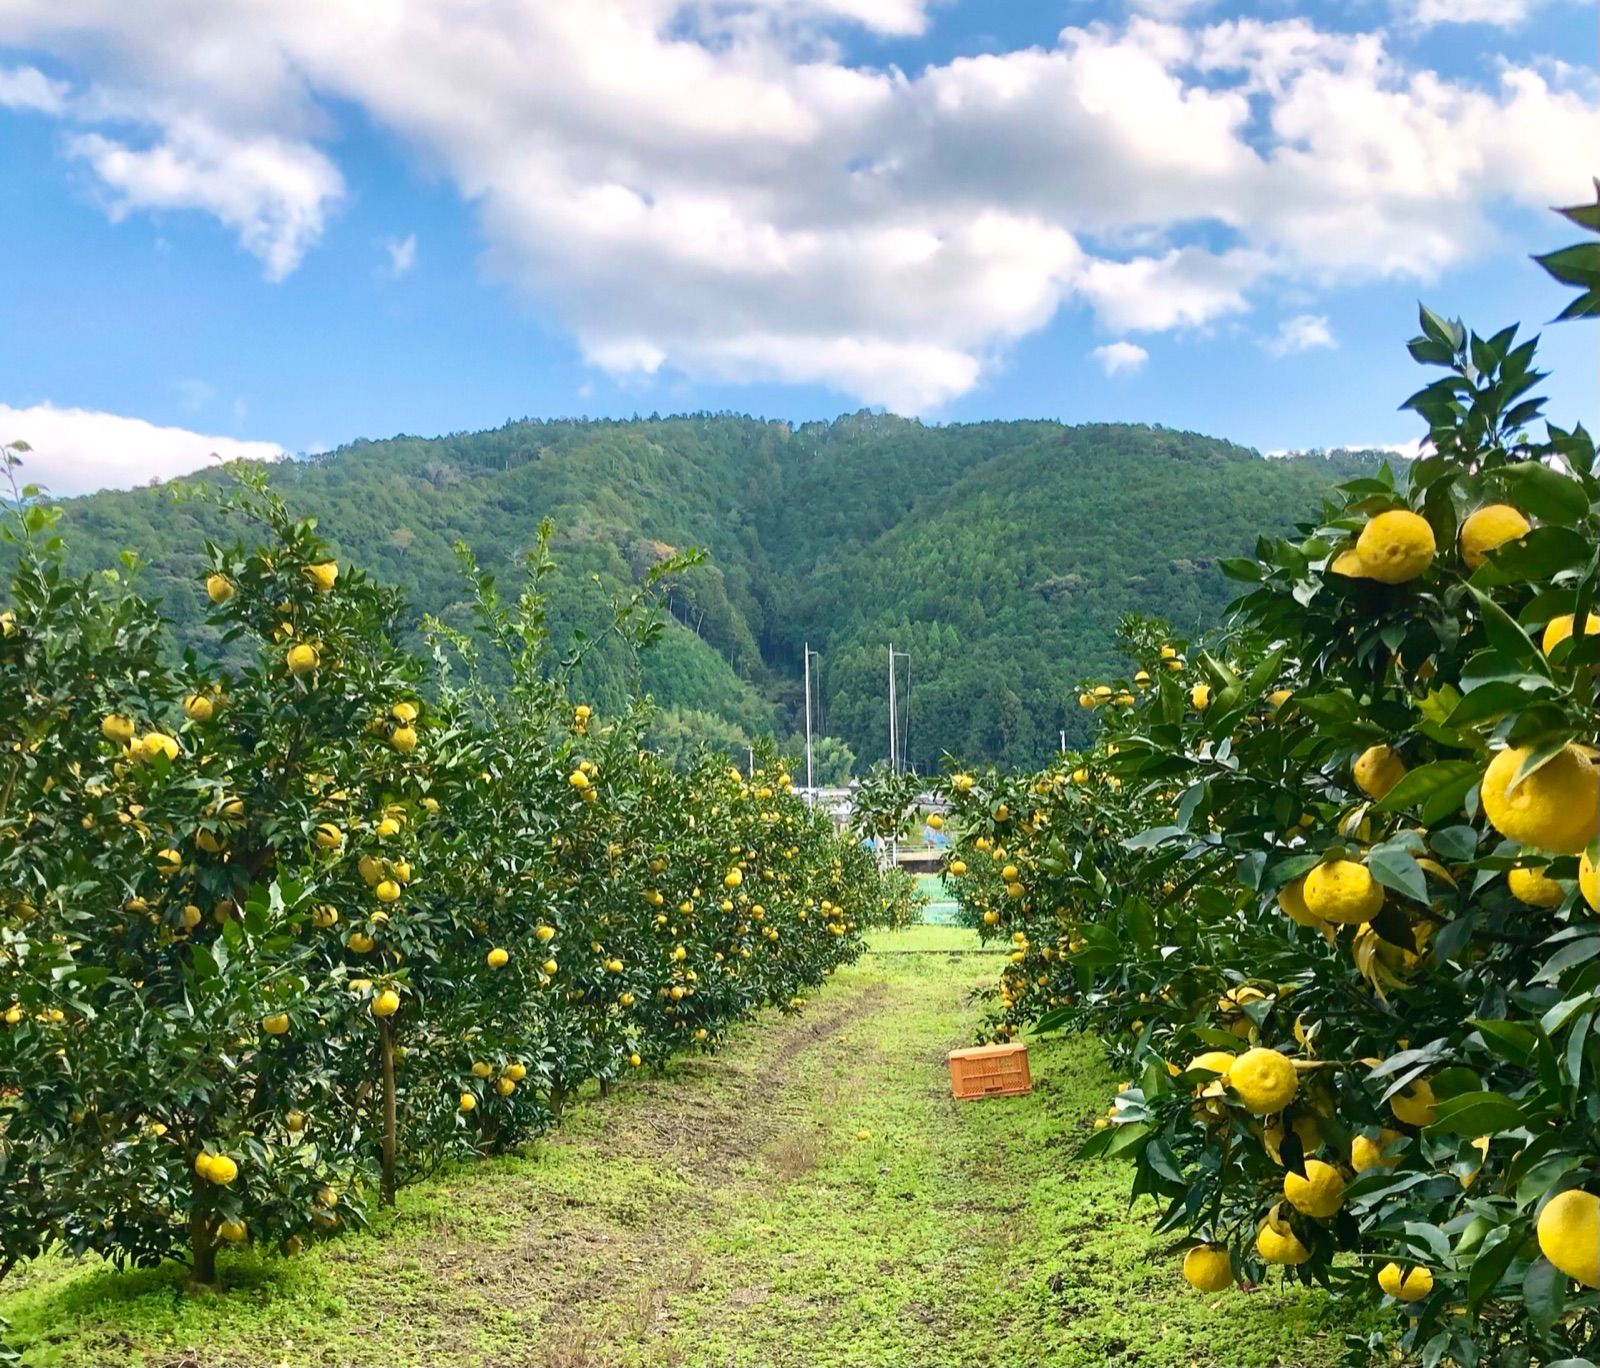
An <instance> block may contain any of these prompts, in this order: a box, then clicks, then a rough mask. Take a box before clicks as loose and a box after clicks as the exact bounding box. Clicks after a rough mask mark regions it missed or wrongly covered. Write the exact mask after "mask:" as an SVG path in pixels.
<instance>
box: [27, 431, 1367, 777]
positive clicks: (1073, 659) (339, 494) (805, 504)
mask: <svg viewBox="0 0 1600 1368" xmlns="http://www.w3.org/2000/svg"><path fill="white" fill-rule="evenodd" d="M20 435H22V436H26V434H20ZM1373 460H1374V458H1373V457H1370V456H1360V455H1348V454H1341V455H1337V456H1333V457H1323V456H1302V457H1295V458H1291V459H1280V460H1270V461H1269V460H1264V459H1262V458H1261V457H1260V456H1258V455H1257V454H1256V453H1255V452H1253V451H1250V450H1247V449H1245V448H1241V447H1237V446H1233V445H1231V444H1230V443H1227V442H1223V441H1218V440H1215V439H1212V438H1207V437H1201V436H1197V435H1195V434H1192V433H1183V432H1175V431H1170V430H1167V429H1162V428H1150V427H1142V426H1124V425H1091V426H1082V427H1064V426H1062V425H1060V424H1058V423H1049V422H994V423H978V424H969V425H960V426H951V427H927V426H924V425H922V424H921V423H918V422H914V421H910V420H906V419H901V418H895V417H892V416H879V415H873V414H865V413H863V414H857V415H854V416H851V417H844V418H840V419H837V420H835V421H834V422H831V423H810V424H806V425H804V426H802V427H799V428H795V429H792V430H791V428H790V427H789V426H788V425H787V424H783V423H777V422H763V421H759V420H756V419H751V418H743V417H736V416H728V415H720V414H719V415H711V414H697V415H690V416H685V417H676V418H665V419H660V418H653V417H652V418H650V419H646V420H633V421H628V422H621V421H594V422H590V421H553V422H519V423H511V424H508V425H507V426H505V427H502V428H499V429H497V430H495V431H492V432H481V433H470V434H458V435H453V436H448V437H440V438H434V439H422V438H415V437H396V438H393V439H390V440H387V441H378V442H369V441H361V442H355V443H352V444H350V445H348V446H345V447H342V448H340V449H339V450H338V451H335V452H331V453H328V454H327V455H324V456H318V457H315V458H312V459H309V460H304V461H295V462H285V463H284V464H282V465H281V466H278V467H275V468H274V470H273V482H274V484H275V486H276V488H277V489H278V490H279V491H280V492H281V493H282V494H283V496H284V498H285V499H286V500H287V502H288V503H289V505H290V507H291V508H292V509H293V510H294V511H295V512H297V513H300V514H303V515H306V516H314V517H315V518H316V519H317V520H318V523H319V526H320V528H321V529H322V530H323V531H324V532H325V533H326V534H327V535H329V536H330V538H331V539H332V540H333V541H334V542H335V543H336V544H337V545H338V547H339V548H340V551H341V554H342V555H343V556H344V557H346V558H347V559H348V560H350V561H352V562H354V563H358V564H360V565H362V566H364V567H365V568H367V569H368V570H369V571H371V572H372V573H373V574H375V575H377V576H378V577H379V578H381V579H384V580H387V581H389V582H392V583H395V584H398V585H401V586H403V587H404V588H405V590H406V593H407V596H408V602H409V604H410V606H411V614H412V618H413V621H415V622H420V620H421V616H422V614H423V613H432V614H435V615H437V616H439V617H440V618H442V619H443V620H444V621H446V622H449V623H452V624H454V625H457V626H461V627H464V628H465V627H468V626H470V616H469V613H468V608H467V593H466V590H465V587H464V581H463V578H462V574H461V570H460V567H459V565H458V563H457V559H456V556H455V554H454V551H453V546H454V544H455V542H456V541H457V540H458V539H459V540H463V541H465V542H467V543H468V544H469V545H470V546H471V547H472V548H473V550H474V551H475V552H476V554H477V556H478V558H479V561H480V563H481V564H482V566H483V567H484V568H485V569H488V570H492V571H494V572H495V573H496V574H497V575H499V576H500V577H501V578H502V580H503V581H504V582H506V583H507V584H513V583H515V581H516V577H517V571H516V563H517V561H518V560H519V558H520V556H521V555H522V553H524V552H526V551H527V550H528V549H529V547H530V546H531V545H532V544H533V541H534V538H535V534H536V528H537V526H538V523H539V520H540V519H541V518H544V517H549V518H551V519H553V520H554V522H555V524H556V527H557V532H556V536H555V539H554V541H553V543H552V549H553V552H554V555H555V559H556V561H557V563H558V566H559V569H558V571H557V572H556V574H555V575H554V576H553V577H552V580H551V584H552V620H553V625H554V628H555V632H556V636H557V639H558V640H570V639H571V637H572V634H573V632H574V631H576V630H583V631H587V632H589V633H590V634H594V633H595V632H596V631H597V630H603V627H604V623H605V621H606V619H607V613H608V610H607V607H606V594H607V593H608V592H609V593H611V594H618V593H621V592H623V591H625V589H626V588H627V586H629V585H631V584H632V583H634V582H636V581H637V580H638V578H639V577H640V576H641V575H643V574H644V573H645V571H646V570H647V569H648V568H649V566H650V565H652V564H654V563H655V562H656V561H658V560H660V559H661V558H663V557H665V556H668V555H670V554H671V553H672V552H673V551H674V550H678V549H683V548H686V547H689V546H698V547H702V548H704V549H705V550H706V552H707V553H708V555H709V561H708V563H707V564H706V565H703V566H701V567H699V568H697V569H695V570H693V571H691V572H690V573H689V574H688V575H687V576H685V577H684V579H683V580H682V581H681V582H679V583H678V584H677V585H676V586H675V587H674V588H673V590H672V592H671V596H670V606H671V609H672V614H673V622H672V624H671V627H670V629H669V630H668V632H667V633H666V634H665V636H664V638H663V640H662V642H661V643H660V644H659V645H658V647H657V648H655V649H654V650H653V651H652V652H651V653H650V654H649V655H648V656H647V658H646V660H645V662H644V666H643V669H644V676H645V681H646V684H647V686H648V687H649V688H650V689H651V690H652V691H653V693H654V694H655V696H656V698H657V701H658V702H660V703H661V704H662V705H663V707H664V708H665V709H666V715H665V717H664V719H663V722H662V726H661V736H660V739H661V741H662V743H663V744H665V745H668V746H671V747H678V746H687V745H689V744H692V743H693V742H694V741H695V740H697V739H699V738H702V737H704V738H708V739H711V740H713V741H716V742H718V743H719V744H722V745H724V746H727V747H728V748H730V749H732V748H735V747H739V746H742V739H743V737H744V736H746V735H750V734H755V733H760V732H766V731H776V732H777V734H778V735H780V736H788V735H789V734H791V733H792V732H793V731H794V729H795V728H796V727H797V726H798V724H799V717H800V707H801V689H800V683H799V679H800V671H801V659H802V645H803V643H804V642H806V641H809V642H810V643H811V645H812V647H813V649H815V650H818V651H820V652H821V658H820V660H818V661H817V662H815V664H814V666H813V672H814V678H815V681H816V686H817V690H816V696H817V699H818V704H819V707H820V713H821V717H820V722H821V726H820V727H819V730H824V731H827V732H830V733H832V734H833V735H835V736H837V737H839V738H842V740H843V741H844V742H845V743H847V744H848V746H849V747H850V748H851V749H853V751H854V752H855V754H856V756H857V757H859V758H860V761H861V762H862V763H863V764H864V763H867V762H870V761H872V760H873V759H876V758H878V757H880V756H881V755H882V754H883V753H884V752H885V749H886V746H887V718H886V701H885V674H886V667H887V661H886V647H887V645H888V643H889V641H890V640H891V639H892V640H893V642H894V644H895V646H896V648H897V649H901V650H906V651H908V652H909V653H910V661H909V665H908V667H906V668H908V669H909V676H910V686H909V698H908V699H905V701H906V702H907V703H908V709H909V712H908V747H907V754H908V757H909V758H910V759H911V760H912V761H913V762H914V763H915V764H917V765H918V766H920V767H923V768H929V767H932V766H935V765H936V764H937V762H938V758H939V756H940V754H941V753H942V752H943V751H945V750H947V749H948V750H951V751H955V752H958V753H960V754H963V755H966V756H989V757H993V758H995V759H998V760H1004V761H1007V762H1010V763H1027V762H1031V761H1034V760H1037V759H1038V758H1039V757H1040V756H1041V755H1042V754H1044V753H1045V752H1047V751H1049V750H1050V749H1052V748H1053V747H1054V746H1055V744H1056V743H1057V737H1058V732H1059V731H1060V730H1062V729H1065V730H1066V731H1067V733H1068V736H1069V738H1070V737H1075V736H1077V735H1078V734H1079V731H1080V728H1081V727H1082V726H1083V722H1082V719H1081V717H1080V715H1079V710H1078V709H1077V707H1076V702H1075V700H1076V695H1077V692H1078V684H1079V681H1080V680H1081V679H1082V678H1083V677H1084V676H1085V675H1090V674H1093V673H1095V672H1097V671H1103V670H1110V669H1111V668H1113V667H1114V665H1115V661H1116V654H1115V643H1114V638H1113V632H1114V628H1115V625H1116V623H1117V621H1118V619H1119V618H1120V617H1121V616H1122V615H1123V614H1124V613H1127V612H1137V613H1147V614H1151V615H1155V616H1161V617H1165V618H1167V619H1169V620H1171V621H1173V622H1174V623H1175V624H1176V625H1177V626H1178V627H1180V628H1183V629H1193V628H1195V627H1197V626H1200V625H1202V624H1205V623H1208V622H1210V621H1213V620H1214V619H1215V618H1216V617H1217V615H1218V614H1219V612H1220V611H1221V609H1222V608H1223V607H1224V605H1225V604H1226V603H1227V601H1228V599H1229V598H1230V596H1231V595H1230V589H1229V587H1228V585H1227V583H1226V582H1225V581H1224V580H1223V578H1222V576H1221V574H1220V573H1219V572H1218V571H1217V569H1216V566H1215V559H1216V558H1217V557H1219V556H1228V555H1237V554H1240V553H1242V552H1244V551H1246V550H1248V549H1249V548H1250V547H1251V546H1253V544H1254V541H1255V538H1256V536H1257V535H1258V534H1260V533H1262V532H1275V531H1279V530H1282V529H1285V528H1287V527H1288V526H1289V524H1290V523H1291V522H1292V521H1293V520H1294V519H1295V518H1296V517H1297V516H1304V515H1306V514H1309V513H1311V512H1313V511H1314V510H1315V509H1316V507H1317V504H1318V500H1319V498H1320V496H1321V495H1322V493H1323V492H1324V491H1325V490H1326V489H1327V488H1328V487H1329V486H1330V485H1331V484H1332V483H1334V482H1335V481H1336V480H1339V479H1343V478H1348V476H1349V475H1350V474H1352V473H1354V472H1355V471H1357V470H1361V469H1367V468H1370V467H1371V465H1372V463H1373ZM209 478H211V479H212V480H216V479H220V478H225V477H222V476H214V477H209ZM180 483H187V482H180ZM172 495H173V491H172V489H171V488H170V487H168V488H150V489H143V490H136V491H132V492H126V493H103V494H96V495H92V496H89V497H86V498H81V499H75V500H72V501H70V502H69V503H68V504H67V505H66V513H65V516H64V518H63V520H62V523H61V528H62V531H63V533H64V535H65V537H66V539H67V544H68V548H69V556H70V559H71V561H72V562H73V564H74V565H75V566H76V567H77V568H80V569H87V568H98V567H101V566H106V565H112V564H115V563H116V558H117V556H118V554H119V553H120V552H121V551H123V550H132V551H134V552H136V553H137V554H138V556H139V558H140V559H141V561H143V562H144V563H145V568H144V570H143V572H142V573H143V581H142V582H143V585H144V588H145V589H146V591H147V592H150V593H153V594H155V595H157V596H159V597H161V598H162V599H163V601H164V603H165V607H166V610H167V613H168V615H169V617H171V618H172V619H173V620H174V621H175V623H176V624H177V628H178V631H179V634H180V636H181V637H182V638H183V640H184V642H185V643H186V644H192V645H194V646H195V647H196V648H198V649H199V650H200V651H201V652H202V653H203V654H205V653H210V654H213V655H215V654H221V653H222V652H223V646H222V643H220V642H219V641H217V640H216V639H214V637H213V635H212V634H211V633H210V631H209V629H208V628H207V627H206V625H205V622H204V613H203V604H202V596H201V593H200V587H199V584H200V578H201V566H202V557H203V552H202V543H203V540H204V539H205V538H206V537H208V536H209V537H211V538H213V539H216V540H231V539H232V538H233V537H235V536H238V535H241V534H242V533H243V531H244V530H243V529H235V528H232V527H230V526H227V525H226V524H225V523H224V521H223V520H222V519H221V518H220V517H219V515H218V514H217V512H216V510H215V509H214V508H213V507H211V506H210V505H209V504H207V503H204V502H201V501H196V500H192V499H174V498H173V497H172ZM596 578H598V580H599V585H598V586H597V585H596V584H595V583H594V580H595V579H596ZM631 668H633V667H632V663H631V662H630V661H629V660H627V659H625V658H624V656H623V654H622V650H621V648H620V646H619V645H617V644H616V643H607V644H605V645H604V646H602V647H600V648H598V649H597V650H595V651H594V652H593V653H592V655H591V656H590V657H589V658H588V659H587V660H586V661H585V664H584V667H583V669H584V674H585V679H584V686H585V690H586V692H587V695H588V696H589V697H590V698H591V699H592V700H593V701H594V703H595V704H596V705H597V706H598V707H600V708H602V709H604V708H605V707H606V706H607V705H608V703H610V702H611V701H612V700H613V699H615V700H620V699H621V697H622V696H623V682H624V680H625V678H626V675H627V673H628V671H629V670H630V669H631ZM902 695H903V699H904V698H905V678H904V676H902ZM832 754H833V755H834V757H835V758H834V761H833V764H834V765H835V767H837V765H838V764H839V763H840V761H839V756H840V754H841V752H840V750H839V749H838V748H833V751H832Z"/></svg>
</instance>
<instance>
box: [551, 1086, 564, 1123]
mask: <svg viewBox="0 0 1600 1368" xmlns="http://www.w3.org/2000/svg"><path fill="white" fill-rule="evenodd" d="M566 1101H567V1085H566V1084H565V1083H552V1084H551V1085H550V1115H551V1116H553V1117H555V1119H556V1120H557V1121H559V1120H560V1119H561V1108H562V1107H563V1106H565V1105H566Z"/></svg>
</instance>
